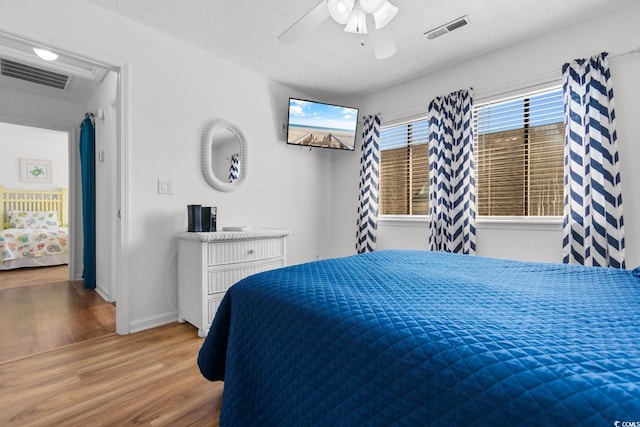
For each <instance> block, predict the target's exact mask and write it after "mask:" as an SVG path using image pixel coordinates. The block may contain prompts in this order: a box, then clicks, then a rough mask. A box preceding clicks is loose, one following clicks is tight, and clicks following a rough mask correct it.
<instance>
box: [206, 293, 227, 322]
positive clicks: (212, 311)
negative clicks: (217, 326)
mask: <svg viewBox="0 0 640 427" xmlns="http://www.w3.org/2000/svg"><path fill="white" fill-rule="evenodd" d="M223 297H224V294H220V295H216V296H212V297H210V298H209V299H208V300H207V303H208V306H209V310H208V320H207V325H211V322H213V318H214V317H216V311H218V307H220V303H221V302H222V298H223Z"/></svg>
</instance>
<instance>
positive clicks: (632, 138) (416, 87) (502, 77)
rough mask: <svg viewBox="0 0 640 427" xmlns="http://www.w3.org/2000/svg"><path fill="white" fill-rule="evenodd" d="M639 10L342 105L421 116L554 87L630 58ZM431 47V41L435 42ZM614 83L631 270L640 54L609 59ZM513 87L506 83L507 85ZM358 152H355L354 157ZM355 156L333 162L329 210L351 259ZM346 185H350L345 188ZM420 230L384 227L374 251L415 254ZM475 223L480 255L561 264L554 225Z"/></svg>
mask: <svg viewBox="0 0 640 427" xmlns="http://www.w3.org/2000/svg"><path fill="white" fill-rule="evenodd" d="M638 16H640V3H639V2H631V3H628V4H627V5H626V6H624V7H622V8H620V9H618V10H615V11H613V12H611V13H608V14H604V15H602V16H600V17H598V18H597V19H592V20H590V21H586V22H580V23H576V24H575V25H572V26H570V27H568V28H566V29H564V30H560V31H556V32H553V33H549V34H546V35H544V36H541V37H538V38H535V39H532V40H529V41H527V42H524V43H520V44H517V45H513V46H510V47H507V48H504V49H501V50H499V51H496V52H493V53H489V54H485V55H482V56H480V57H477V58H473V59H470V60H468V61H465V62H463V63H459V64H456V65H452V66H450V67H447V68H445V69H442V70H440V71H438V72H434V73H431V74H429V75H425V76H423V77H420V78H416V79H414V80H412V81H408V82H406V83H403V84H400V85H397V86H394V87H389V88H385V89H382V90H380V91H379V92H376V93H373V94H370V95H368V96H364V97H361V98H358V99H351V100H347V101H344V102H346V103H348V104H349V105H355V106H358V107H360V109H361V113H362V114H361V115H366V114H373V113H376V112H379V111H381V112H382V113H383V123H384V121H385V119H394V120H397V119H398V118H400V117H401V115H398V114H395V113H398V112H403V111H404V112H405V114H410V113H419V112H420V111H421V109H423V110H422V111H425V112H426V108H427V104H428V102H429V100H430V99H433V98H434V97H436V96H439V95H444V94H447V93H449V92H451V91H454V90H458V89H461V88H467V87H473V88H474V91H475V98H476V100H478V99H479V98H484V99H489V98H496V97H500V96H504V94H503V92H507V91H511V90H515V89H517V88H518V87H526V86H529V85H536V84H539V83H541V82H543V81H550V80H555V82H556V83H559V82H560V78H561V71H560V70H561V67H562V64H563V63H565V62H567V61H569V60H571V59H573V58H582V57H589V56H592V55H595V54H597V53H599V52H602V51H608V52H610V53H611V54H612V55H615V54H618V53H623V52H628V51H630V50H632V49H635V48H637V47H638V43H640V26H638V25H637V17H638ZM435 42H437V41H435ZM425 54H428V52H425ZM610 65H611V74H612V77H613V83H614V91H615V103H616V105H615V106H616V113H617V126H618V138H619V149H620V158H621V174H622V180H623V199H624V200H623V204H624V214H625V218H624V219H625V232H626V255H627V263H628V266H629V267H635V266H637V265H640V224H638V218H640V194H638V192H637V191H635V188H634V186H633V184H634V183H637V182H640V168H638V167H637V164H638V162H639V161H640V144H639V143H638V142H639V141H638V136H637V135H638V132H637V122H638V120H637V117H638V116H640V103H638V101H637V97H638V96H639V94H640V80H639V79H638V76H639V75H640V54H635V55H628V56H624V57H620V58H613V59H611V60H610ZM506 83H511V84H506ZM359 150H360V147H358V151H359ZM358 162H359V156H354V157H347V156H335V157H334V174H333V176H334V177H335V180H334V185H333V194H334V204H333V210H332V215H331V216H332V218H333V219H334V222H333V224H332V236H333V241H332V247H333V248H334V251H333V253H332V255H334V256H340V255H347V254H351V253H353V252H354V236H355V232H356V229H355V224H356V210H357V196H358ZM345 183H350V185H345ZM425 227H426V225H425V224H424V223H423V224H410V225H409V224H405V225H403V226H402V225H401V226H397V225H393V224H389V223H387V224H383V225H381V226H380V228H379V233H378V247H379V248H389V247H409V248H414V247H420V248H425V247H426V242H427V232H426V229H425ZM516 228H517V229H513V227H511V226H501V225H495V224H492V225H486V224H485V225H484V226H483V225H482V224H479V229H478V234H477V239H478V254H479V255H486V256H497V257H504V258H517V259H531V260H543V261H556V262H560V261H561V245H562V243H561V241H562V231H561V228H560V227H559V226H558V225H557V224H556V225H544V226H529V227H527V226H524V227H516Z"/></svg>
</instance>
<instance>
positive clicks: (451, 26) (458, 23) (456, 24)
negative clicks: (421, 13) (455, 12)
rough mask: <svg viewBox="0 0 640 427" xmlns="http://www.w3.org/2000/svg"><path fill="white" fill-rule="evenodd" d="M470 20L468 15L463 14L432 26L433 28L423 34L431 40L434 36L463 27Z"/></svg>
mask: <svg viewBox="0 0 640 427" xmlns="http://www.w3.org/2000/svg"><path fill="white" fill-rule="evenodd" d="M470 22H471V20H470V19H469V17H468V16H467V15H464V16H462V17H460V18H458V19H454V20H453V21H451V22H449V23H447V24H444V25H441V26H439V27H437V28H434V29H433V30H429V31H427V32H426V33H424V35H425V36H427V38H428V39H429V40H433V39H435V38H436V37H440V36H443V35H445V34H447V33H450V32H451V31H453V30H457V29H458V28H460V27H464V26H465V25H467V24H469V23H470Z"/></svg>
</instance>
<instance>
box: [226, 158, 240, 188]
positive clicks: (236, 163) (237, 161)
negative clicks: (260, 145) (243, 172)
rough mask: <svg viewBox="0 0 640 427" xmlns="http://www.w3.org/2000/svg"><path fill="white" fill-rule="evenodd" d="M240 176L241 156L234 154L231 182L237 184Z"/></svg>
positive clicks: (230, 168)
mask: <svg viewBox="0 0 640 427" xmlns="http://www.w3.org/2000/svg"><path fill="white" fill-rule="evenodd" d="M239 174H240V154H238V153H233V154H232V155H231V161H230V164H229V182H236V181H237V180H238V176H239Z"/></svg>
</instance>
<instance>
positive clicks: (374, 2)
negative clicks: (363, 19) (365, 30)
mask: <svg viewBox="0 0 640 427" xmlns="http://www.w3.org/2000/svg"><path fill="white" fill-rule="evenodd" d="M358 3H359V4H360V8H361V9H362V10H364V11H365V13H375V12H377V11H378V10H380V8H382V7H383V6H384V4H385V0H359V1H358Z"/></svg>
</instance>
